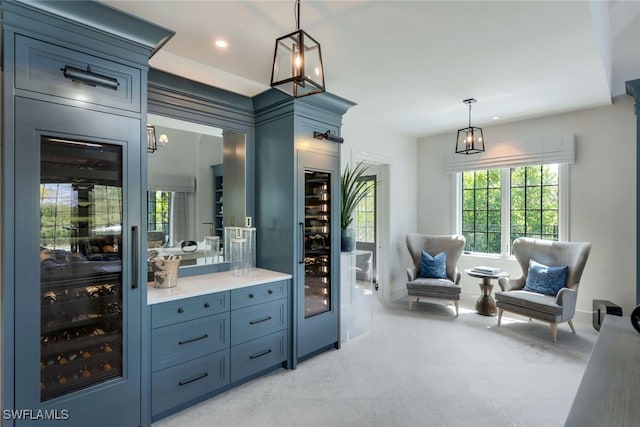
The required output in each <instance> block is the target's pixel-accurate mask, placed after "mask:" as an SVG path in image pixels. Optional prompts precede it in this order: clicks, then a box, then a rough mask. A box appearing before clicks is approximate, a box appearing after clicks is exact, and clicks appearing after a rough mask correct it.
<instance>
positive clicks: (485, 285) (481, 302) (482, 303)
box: [464, 268, 509, 316]
mask: <svg viewBox="0 0 640 427" xmlns="http://www.w3.org/2000/svg"><path fill="white" fill-rule="evenodd" d="M464 272H465V273H466V274H468V275H469V276H471V277H477V278H480V279H482V282H480V283H479V284H478V285H479V286H480V290H481V291H482V295H480V296H479V297H478V299H477V301H476V311H477V312H478V314H481V315H483V316H495V315H496V312H497V309H496V302H495V301H494V299H493V297H492V296H491V290H492V289H493V285H492V284H491V280H492V279H498V278H499V277H508V276H509V275H508V274H506V273H502V272H501V273H496V274H488V273H480V272H478V271H475V270H473V269H472V268H467V269H465V270H464Z"/></svg>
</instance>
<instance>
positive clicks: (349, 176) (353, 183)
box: [340, 162, 368, 252]
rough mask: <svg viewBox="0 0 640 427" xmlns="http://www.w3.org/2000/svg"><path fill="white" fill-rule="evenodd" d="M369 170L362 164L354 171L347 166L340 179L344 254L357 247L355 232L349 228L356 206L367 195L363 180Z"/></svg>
mask: <svg viewBox="0 0 640 427" xmlns="http://www.w3.org/2000/svg"><path fill="white" fill-rule="evenodd" d="M367 169H368V167H367V166H366V165H364V164H363V163H362V162H358V163H356V165H355V166H354V167H353V169H352V168H351V167H350V166H349V165H347V166H346V167H345V169H344V173H343V174H342V176H341V177H340V191H341V193H342V205H341V209H340V229H341V236H340V237H341V239H340V242H341V249H342V252H351V251H353V250H354V249H355V246H356V235H355V230H354V229H353V228H349V226H350V225H351V223H352V222H353V212H354V211H355V209H356V206H358V203H360V201H361V200H362V199H363V198H364V196H366V194H367V188H366V187H367V182H366V181H365V180H363V179H362V177H363V175H364V174H365V172H366V171H367Z"/></svg>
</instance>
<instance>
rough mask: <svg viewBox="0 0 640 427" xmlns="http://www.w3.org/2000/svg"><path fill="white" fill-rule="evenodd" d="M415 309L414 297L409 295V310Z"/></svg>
mask: <svg viewBox="0 0 640 427" xmlns="http://www.w3.org/2000/svg"><path fill="white" fill-rule="evenodd" d="M411 310H413V298H412V297H411V296H409V311H411Z"/></svg>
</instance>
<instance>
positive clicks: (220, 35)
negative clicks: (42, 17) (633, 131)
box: [105, 0, 640, 137]
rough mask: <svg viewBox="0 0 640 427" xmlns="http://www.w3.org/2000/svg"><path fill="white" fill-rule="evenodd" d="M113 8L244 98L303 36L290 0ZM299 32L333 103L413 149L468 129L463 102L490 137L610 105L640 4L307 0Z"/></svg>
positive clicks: (178, 70)
mask: <svg viewBox="0 0 640 427" xmlns="http://www.w3.org/2000/svg"><path fill="white" fill-rule="evenodd" d="M105 3H107V4H109V5H111V6H113V7H116V8H118V9H121V10H124V11H127V12H129V13H131V14H133V15H136V16H138V17H141V18H144V19H146V20H148V21H151V22H154V23H156V24H158V25H161V26H163V27H166V28H169V29H171V30H174V31H175V32H176V35H175V36H174V37H173V38H172V39H171V40H170V41H169V42H168V43H167V44H166V45H165V46H164V47H163V48H162V49H161V50H160V51H159V52H158V53H157V54H156V55H155V56H154V57H153V58H151V66H153V67H156V68H158V69H161V70H164V71H167V72H170V73H174V74H178V75H181V76H183V77H186V78H190V79H193V80H197V81H201V82H203V83H207V84H211V85H214V86H218V87H221V88H225V89H228V90H231V91H234V92H238V93H242V94H245V95H247V96H253V95H256V94H258V93H260V92H262V91H264V90H266V89H268V86H269V81H270V77H271V64H272V61H273V51H274V45H275V39H276V38H277V37H280V36H283V35H285V34H288V33H289V32H291V31H293V30H295V15H294V1H293V0H287V1H244V0H237V1H167V0H137V1H111V0H108V1H105ZM300 27H301V28H302V29H304V30H305V31H306V32H307V33H309V34H310V35H311V36H313V37H314V38H315V39H316V40H317V41H318V42H319V43H320V44H321V48H322V55H323V62H324V70H325V83H326V87H327V91H329V92H331V93H333V94H335V95H338V96H341V97H343V98H347V99H349V100H351V101H353V102H356V103H357V104H358V106H357V107H355V108H357V109H358V114H362V115H364V117H367V118H370V120H371V123H375V124H376V126H380V127H382V128H385V129H388V130H390V131H393V132H399V133H402V134H406V135H410V136H415V137H420V136H427V135H433V134H438V133H443V132H449V131H455V130H456V129H458V128H462V127H466V125H467V120H468V116H467V115H468V107H467V106H466V105H465V104H464V103H463V102H462V100H463V99H466V98H471V97H473V98H476V99H477V101H478V102H477V103H476V104H474V105H473V110H472V122H473V124H474V125H479V126H482V125H486V124H488V123H492V124H498V123H501V122H508V121H514V120H520V119H525V118H531V117H538V116H543V115H548V114H556V113H561V112H566V111H573V110H579V109H584V108H590V107H595V106H601V105H607V104H610V103H611V98H612V96H617V95H621V94H624V93H625V87H624V83H625V81H627V80H634V79H638V78H640V0H630V1H629V0H626V1H624V0H611V1H591V0H574V1H545V0H534V1H519V0H511V1H483V0H476V1H314V0H303V1H302V2H301V23H300ZM216 39H224V40H226V41H227V42H228V44H229V46H228V47H227V48H226V49H221V48H217V47H216V46H215V45H214V41H215V40H216ZM347 114H348V113H347ZM495 116H497V117H499V119H493V120H492V118H493V117H495Z"/></svg>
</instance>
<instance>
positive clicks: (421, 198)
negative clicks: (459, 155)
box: [416, 96, 636, 321]
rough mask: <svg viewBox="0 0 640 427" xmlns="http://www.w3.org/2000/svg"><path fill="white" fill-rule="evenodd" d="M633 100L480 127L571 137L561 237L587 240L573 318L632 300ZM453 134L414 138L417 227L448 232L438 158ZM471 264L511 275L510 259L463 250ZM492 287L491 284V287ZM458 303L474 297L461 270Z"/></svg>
mask: <svg viewBox="0 0 640 427" xmlns="http://www.w3.org/2000/svg"><path fill="white" fill-rule="evenodd" d="M635 120H636V118H635V115H634V112H633V98H632V97H630V96H621V97H619V98H617V99H615V100H614V103H613V105H611V106H606V107H600V108H593V109H588V110H582V111H577V112H571V113H566V114H559V115H554V116H548V117H543V118H537V119H531V120H524V121H519V122H513V123H506V124H503V125H496V126H490V127H489V126H487V127H483V131H484V136H485V140H486V143H487V144H491V142H492V141H505V140H513V139H514V138H516V139H518V138H522V139H523V140H527V141H532V140H535V139H536V138H537V137H539V138H543V137H549V136H562V135H567V134H574V135H575V136H576V156H577V160H576V163H575V164H572V165H570V166H569V174H570V183H569V186H570V197H569V209H570V212H569V223H570V226H569V239H570V240H572V241H590V242H592V249H591V255H590V257H589V260H588V262H587V265H586V268H585V271H584V274H583V276H582V280H581V284H580V292H579V294H578V307H577V309H578V311H579V314H578V315H577V316H579V317H576V320H583V321H588V317H587V315H590V313H591V311H592V300H593V299H606V300H610V301H613V302H615V303H617V304H619V305H621V306H622V307H623V312H624V313H625V314H627V315H628V314H629V313H630V312H631V310H632V309H633V307H635V305H636V304H635V301H636V274H635V272H636V185H635V176H636V125H635V123H636V122H635ZM454 139H455V132H451V133H448V134H444V135H438V136H433V137H426V138H421V139H420V140H419V143H418V159H419V165H420V166H419V168H418V191H417V193H416V194H417V199H418V218H419V219H418V230H419V232H422V233H433V234H441V233H450V232H454V231H455V229H454V228H455V224H453V221H454V215H453V212H452V210H453V207H454V205H453V200H452V196H453V194H454V193H453V191H454V190H453V188H452V186H453V180H452V178H451V176H449V175H447V174H446V173H445V172H444V162H445V159H446V158H447V156H449V151H450V150H453V149H454ZM478 264H490V265H491V264H492V265H497V266H499V267H502V268H503V269H504V270H506V271H508V272H510V273H511V274H514V275H515V274H518V273H519V268H518V267H517V265H516V263H515V261H510V260H495V259H494V260H488V259H486V258H480V259H479V258H477V257H472V256H466V255H463V259H462V260H461V261H460V267H461V268H468V267H471V266H473V265H478ZM496 286H497V285H496ZM462 287H463V290H462V292H463V296H464V299H463V300H464V301H467V302H468V301H473V300H474V299H475V298H477V297H478V296H479V295H480V290H479V287H478V286H477V279H473V278H470V277H468V276H465V275H463V278H462Z"/></svg>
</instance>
